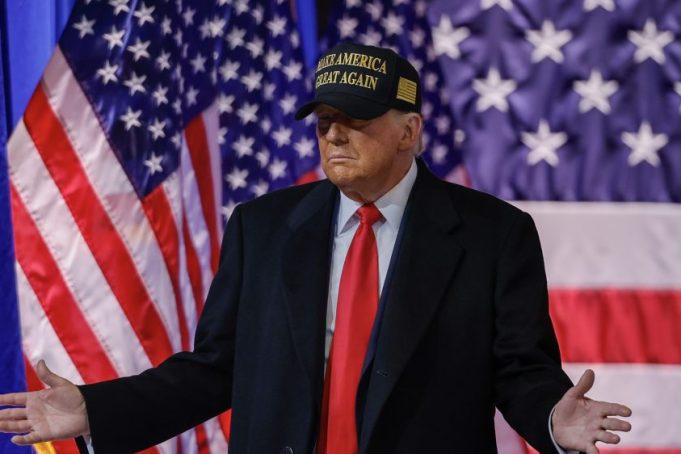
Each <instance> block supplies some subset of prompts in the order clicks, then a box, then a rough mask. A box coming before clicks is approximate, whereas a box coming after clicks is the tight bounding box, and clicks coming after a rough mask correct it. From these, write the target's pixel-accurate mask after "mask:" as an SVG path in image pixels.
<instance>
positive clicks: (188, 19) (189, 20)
mask: <svg viewBox="0 0 681 454" xmlns="http://www.w3.org/2000/svg"><path fill="white" fill-rule="evenodd" d="M194 14H196V11H195V10H193V9H191V8H187V9H186V10H185V12H184V13H182V19H183V20H184V25H186V26H187V27H189V26H190V25H193V24H194Z"/></svg>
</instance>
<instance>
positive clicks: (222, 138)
mask: <svg viewBox="0 0 681 454" xmlns="http://www.w3.org/2000/svg"><path fill="white" fill-rule="evenodd" d="M226 136H227V128H224V127H223V128H220V129H218V144H220V145H224V144H225V137H226Z"/></svg>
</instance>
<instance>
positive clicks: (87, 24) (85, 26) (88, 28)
mask: <svg viewBox="0 0 681 454" xmlns="http://www.w3.org/2000/svg"><path fill="white" fill-rule="evenodd" d="M94 25H95V20H94V19H92V20H87V17H85V15H83V16H82V17H81V19H80V22H78V23H76V24H73V28H75V29H76V30H78V36H79V37H80V38H83V37H85V35H94V34H95V31H94V29H93V28H92V27H93V26H94Z"/></svg>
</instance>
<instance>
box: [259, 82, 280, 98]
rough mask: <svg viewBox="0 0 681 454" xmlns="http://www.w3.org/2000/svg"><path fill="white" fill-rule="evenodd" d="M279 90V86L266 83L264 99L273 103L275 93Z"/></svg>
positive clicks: (263, 92)
mask: <svg viewBox="0 0 681 454" xmlns="http://www.w3.org/2000/svg"><path fill="white" fill-rule="evenodd" d="M276 89H277V86H276V85H275V84H274V83H272V82H266V83H265V88H263V90H262V97H263V98H265V99H266V100H267V101H272V100H273V99H274V91H275V90H276Z"/></svg>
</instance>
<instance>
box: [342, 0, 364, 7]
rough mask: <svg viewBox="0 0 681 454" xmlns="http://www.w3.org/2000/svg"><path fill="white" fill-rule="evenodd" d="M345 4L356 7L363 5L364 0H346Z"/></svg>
mask: <svg viewBox="0 0 681 454" xmlns="http://www.w3.org/2000/svg"><path fill="white" fill-rule="evenodd" d="M345 5H346V6H347V7H348V8H356V7H358V6H361V5H362V0H345Z"/></svg>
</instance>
